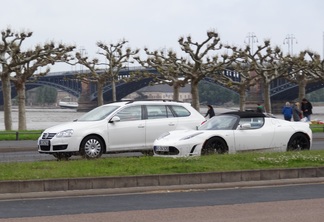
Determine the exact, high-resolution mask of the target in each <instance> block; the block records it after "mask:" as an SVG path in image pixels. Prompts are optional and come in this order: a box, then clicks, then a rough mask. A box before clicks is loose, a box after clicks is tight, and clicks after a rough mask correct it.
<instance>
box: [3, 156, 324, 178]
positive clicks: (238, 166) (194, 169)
mask: <svg viewBox="0 0 324 222" xmlns="http://www.w3.org/2000/svg"><path fill="white" fill-rule="evenodd" d="M320 166H324V151H302V152H284V153H277V152H273V153H255V152H254V153H240V154H227V155H210V156H202V157H190V158H159V157H147V156H143V157H115V158H101V159H96V160H84V159H80V160H70V161H40V162H10V163H1V164H0V180H2V181H4V180H32V179H55V178H85V177H104V176H134V175H155V174H175V173H198V172H199V173H201V172H226V171H237V170H255V169H278V168H298V167H320Z"/></svg>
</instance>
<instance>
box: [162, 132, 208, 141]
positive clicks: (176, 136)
mask: <svg viewBox="0 0 324 222" xmlns="http://www.w3.org/2000/svg"><path fill="white" fill-rule="evenodd" d="M205 133H206V131H204V130H174V131H170V132H168V133H165V134H162V135H161V137H163V136H164V135H167V136H164V137H163V138H161V139H160V138H159V139H157V140H156V141H159V140H163V141H175V140H181V139H184V138H187V139H190V138H192V137H197V136H201V135H203V134H205Z"/></svg>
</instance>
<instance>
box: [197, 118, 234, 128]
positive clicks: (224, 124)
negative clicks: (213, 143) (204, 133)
mask: <svg viewBox="0 0 324 222" xmlns="http://www.w3.org/2000/svg"><path fill="white" fill-rule="evenodd" d="M237 121H238V116H234V115H221V116H214V117H213V118H211V119H209V120H208V121H207V122H205V123H204V124H203V125H201V126H200V127H199V128H198V130H233V129H234V127H235V126H236V123H237Z"/></svg>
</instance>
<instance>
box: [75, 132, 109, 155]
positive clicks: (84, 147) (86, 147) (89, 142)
mask: <svg viewBox="0 0 324 222" xmlns="http://www.w3.org/2000/svg"><path fill="white" fill-rule="evenodd" d="M103 150H104V144H103V142H102V139H101V138H100V137H98V136H87V137H86V138H84V139H83V140H82V142H81V147H80V151H81V155H82V156H83V157H84V158H87V159H96V158H99V157H101V155H102V153H103Z"/></svg>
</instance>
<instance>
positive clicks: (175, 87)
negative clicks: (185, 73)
mask: <svg viewBox="0 0 324 222" xmlns="http://www.w3.org/2000/svg"><path fill="white" fill-rule="evenodd" d="M179 91H180V86H179V85H178V84H176V83H175V84H173V100H174V101H179V95H180V93H179Z"/></svg>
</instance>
